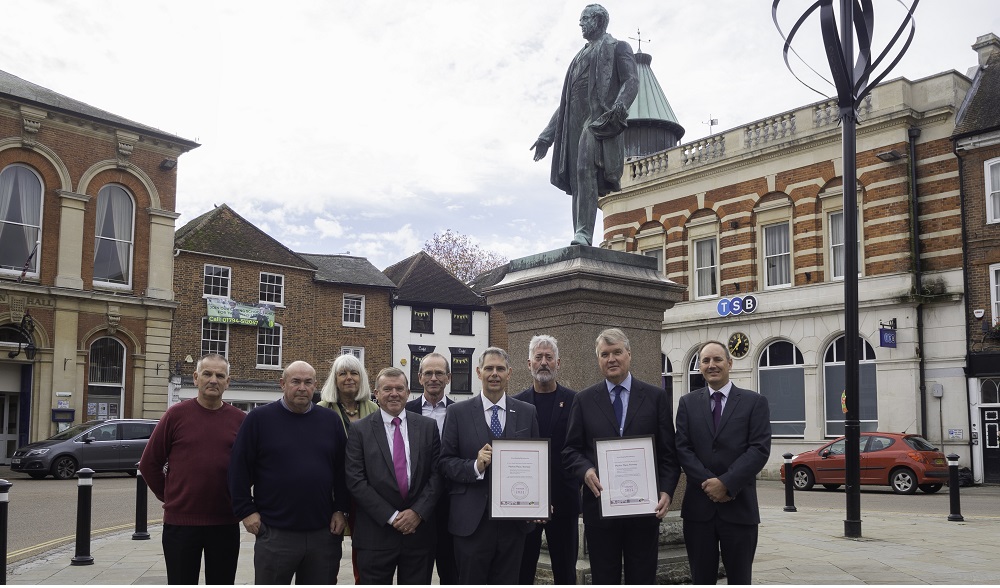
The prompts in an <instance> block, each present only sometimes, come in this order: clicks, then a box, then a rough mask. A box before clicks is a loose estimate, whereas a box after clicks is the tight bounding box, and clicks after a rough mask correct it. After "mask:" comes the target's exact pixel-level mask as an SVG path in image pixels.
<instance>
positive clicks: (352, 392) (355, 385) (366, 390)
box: [318, 354, 378, 434]
mask: <svg viewBox="0 0 1000 588" xmlns="http://www.w3.org/2000/svg"><path fill="white" fill-rule="evenodd" d="M371 397H372V389H371V385H370V384H369V383H368V373H367V372H365V367H364V366H363V365H361V360H359V359H358V358H356V357H354V356H353V355H350V354H346V355H341V356H340V357H338V358H337V359H336V360H334V362H333V368H332V369H331V370H330V377H328V378H327V379H326V383H324V384H323V391H322V392H321V393H320V398H321V400H320V402H319V403H318V404H319V406H325V407H327V408H329V409H331V410H333V411H334V412H336V413H337V414H339V415H340V420H341V422H342V423H344V433H345V434H349V433H350V432H351V423H353V422H354V421H356V420H358V419H362V418H364V417H366V416H368V415H370V414H372V413H374V412H378V405H377V404H375V403H374V402H372V400H371Z"/></svg>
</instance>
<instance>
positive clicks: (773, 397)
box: [757, 341, 806, 437]
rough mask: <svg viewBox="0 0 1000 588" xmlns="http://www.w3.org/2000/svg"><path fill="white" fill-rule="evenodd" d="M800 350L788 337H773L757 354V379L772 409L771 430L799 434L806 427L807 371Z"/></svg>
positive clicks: (784, 433) (791, 434) (775, 434)
mask: <svg viewBox="0 0 1000 588" xmlns="http://www.w3.org/2000/svg"><path fill="white" fill-rule="evenodd" d="M803 363H805V362H804V361H803V360H802V352H801V351H799V350H798V348H797V347H795V345H793V344H791V343H789V342H788V341H775V342H774V343H771V344H770V345H768V346H767V347H766V348H764V352H763V353H761V354H760V359H759V360H758V361H757V382H758V389H759V390H760V393H761V395H763V396H764V397H765V398H767V403H768V405H769V406H770V409H771V434H772V435H773V436H775V437H802V436H804V435H805V430H806V374H805V368H804V367H803V366H802V364H803Z"/></svg>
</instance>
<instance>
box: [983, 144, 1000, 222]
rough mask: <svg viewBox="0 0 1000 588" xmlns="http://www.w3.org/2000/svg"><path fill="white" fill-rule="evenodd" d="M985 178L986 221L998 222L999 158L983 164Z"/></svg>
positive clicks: (999, 207)
mask: <svg viewBox="0 0 1000 588" xmlns="http://www.w3.org/2000/svg"><path fill="white" fill-rule="evenodd" d="M983 166H984V168H985V169H984V170H983V175H984V176H985V178H986V222H987V223H1000V158H996V159H991V160H989V161H987V162H985V163H984V164H983Z"/></svg>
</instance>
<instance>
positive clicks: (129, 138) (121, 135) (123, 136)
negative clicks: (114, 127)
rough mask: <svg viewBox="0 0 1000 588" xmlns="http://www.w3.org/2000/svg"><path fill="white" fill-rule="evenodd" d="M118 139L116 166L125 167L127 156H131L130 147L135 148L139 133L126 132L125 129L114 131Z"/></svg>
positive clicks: (126, 165)
mask: <svg viewBox="0 0 1000 588" xmlns="http://www.w3.org/2000/svg"><path fill="white" fill-rule="evenodd" d="M115 136H116V137H117V139H118V167H120V168H122V169H125V168H127V167H128V160H129V157H131V156H132V149H134V148H135V143H136V141H138V140H139V135H136V134H134V133H126V132H125V131H115Z"/></svg>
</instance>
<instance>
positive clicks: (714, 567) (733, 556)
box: [684, 516, 757, 585]
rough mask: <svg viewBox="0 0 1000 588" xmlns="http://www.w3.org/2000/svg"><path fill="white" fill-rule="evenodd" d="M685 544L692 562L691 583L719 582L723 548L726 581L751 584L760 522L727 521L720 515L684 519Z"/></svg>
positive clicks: (731, 583) (689, 559)
mask: <svg viewBox="0 0 1000 588" xmlns="http://www.w3.org/2000/svg"><path fill="white" fill-rule="evenodd" d="M684 547H686V548H687V553H688V562H689V563H690V564H691V583H692V584H715V583H716V582H718V580H719V554H720V552H721V554H722V565H724V566H726V583H727V584H729V585H736V584H742V585H749V584H750V583H751V582H750V580H751V571H752V569H753V558H754V554H755V553H756V552H757V525H739V524H736V523H727V522H726V521H723V520H722V519H720V518H719V517H718V516H716V517H714V518H712V520H710V521H689V520H687V519H684Z"/></svg>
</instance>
